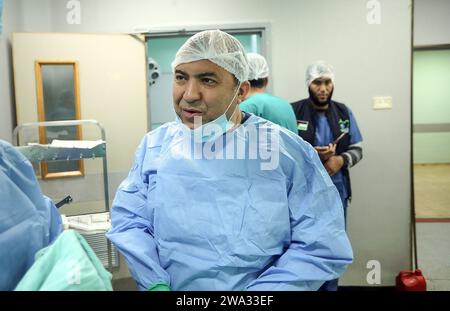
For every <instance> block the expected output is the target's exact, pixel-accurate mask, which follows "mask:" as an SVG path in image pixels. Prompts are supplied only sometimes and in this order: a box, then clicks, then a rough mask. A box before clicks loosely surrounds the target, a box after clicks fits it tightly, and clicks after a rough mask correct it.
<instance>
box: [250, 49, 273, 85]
mask: <svg viewBox="0 0 450 311" xmlns="http://www.w3.org/2000/svg"><path fill="white" fill-rule="evenodd" d="M247 58H248V67H249V73H248V80H258V79H262V78H267V77H268V76H269V66H268V65H267V61H266V59H265V58H264V57H263V56H261V55H259V54H257V53H247Z"/></svg>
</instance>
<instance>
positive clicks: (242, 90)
mask: <svg viewBox="0 0 450 311" xmlns="http://www.w3.org/2000/svg"><path fill="white" fill-rule="evenodd" d="M249 91H250V82H248V81H245V82H242V83H241V86H240V87H239V93H238V99H239V102H242V101H244V100H245V99H246V98H247V95H248V92H249Z"/></svg>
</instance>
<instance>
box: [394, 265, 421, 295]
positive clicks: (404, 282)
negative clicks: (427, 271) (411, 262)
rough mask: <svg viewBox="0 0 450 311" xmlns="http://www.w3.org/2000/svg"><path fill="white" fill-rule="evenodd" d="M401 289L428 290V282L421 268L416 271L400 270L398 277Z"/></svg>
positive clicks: (397, 283)
mask: <svg viewBox="0 0 450 311" xmlns="http://www.w3.org/2000/svg"><path fill="white" fill-rule="evenodd" d="M396 285H397V286H396V288H397V290H399V291H426V290H427V282H426V281H425V277H424V276H423V274H422V271H421V270H420V269H416V271H400V273H399V274H398V275H397V278H396Z"/></svg>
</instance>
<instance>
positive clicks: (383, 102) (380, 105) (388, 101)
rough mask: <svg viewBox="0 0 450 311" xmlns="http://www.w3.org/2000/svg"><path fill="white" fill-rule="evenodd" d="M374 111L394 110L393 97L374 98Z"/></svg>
mask: <svg viewBox="0 0 450 311" xmlns="http://www.w3.org/2000/svg"><path fill="white" fill-rule="evenodd" d="M373 109H374V110H382V109H392V96H375V97H374V98H373Z"/></svg>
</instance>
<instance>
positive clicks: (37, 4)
mask: <svg viewBox="0 0 450 311" xmlns="http://www.w3.org/2000/svg"><path fill="white" fill-rule="evenodd" d="M50 15H51V6H50V0H39V1H32V0H31V1H30V0H4V3H3V31H2V34H0V139H3V140H6V141H8V142H12V131H13V128H14V127H15V126H16V117H15V104H14V83H13V66H12V54H11V53H12V52H11V35H12V33H13V32H19V31H26V32H48V31H51V27H50V25H51V16H50ZM33 91H34V90H33Z"/></svg>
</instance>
